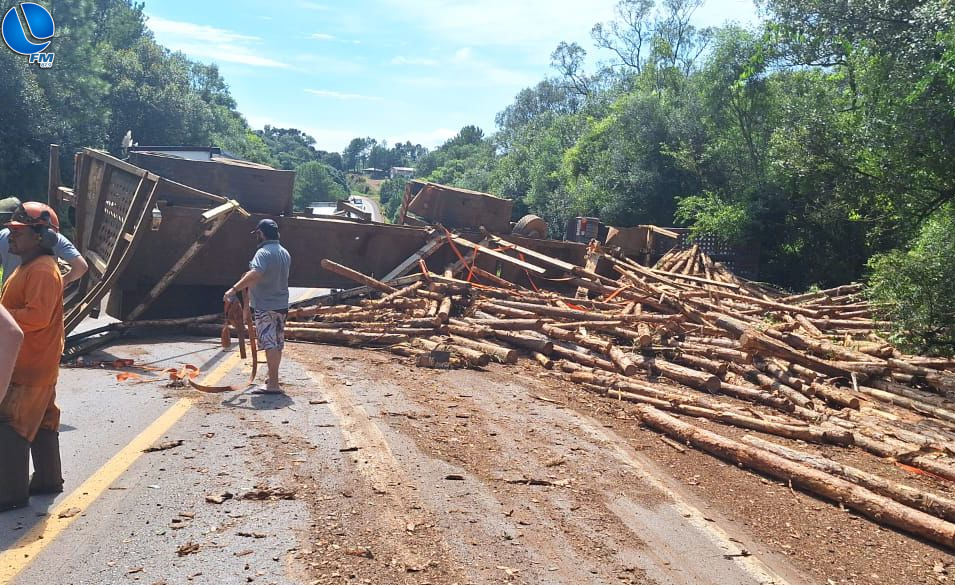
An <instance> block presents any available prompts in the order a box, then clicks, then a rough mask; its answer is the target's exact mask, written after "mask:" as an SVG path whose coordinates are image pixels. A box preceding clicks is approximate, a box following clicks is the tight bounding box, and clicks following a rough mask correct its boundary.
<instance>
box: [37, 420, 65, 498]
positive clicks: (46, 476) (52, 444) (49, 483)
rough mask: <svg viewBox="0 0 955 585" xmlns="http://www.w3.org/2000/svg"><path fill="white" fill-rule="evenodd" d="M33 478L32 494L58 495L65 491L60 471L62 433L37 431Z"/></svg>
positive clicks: (44, 430) (45, 430)
mask: <svg viewBox="0 0 955 585" xmlns="http://www.w3.org/2000/svg"><path fill="white" fill-rule="evenodd" d="M30 453H31V454H32V455H33V478H32V479H31V480H30V494H31V495H39V494H58V493H61V492H62V491H63V472H62V470H61V469H60V433H58V432H57V431H50V430H47V429H40V430H39V431H37V434H36V438H35V439H33V444H32V445H30Z"/></svg>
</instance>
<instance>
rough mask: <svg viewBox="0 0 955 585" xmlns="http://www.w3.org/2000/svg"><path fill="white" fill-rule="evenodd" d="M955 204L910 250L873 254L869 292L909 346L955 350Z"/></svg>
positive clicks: (939, 213)
mask: <svg viewBox="0 0 955 585" xmlns="http://www.w3.org/2000/svg"><path fill="white" fill-rule="evenodd" d="M953 258H955V205H952V204H947V205H945V206H944V207H942V208H941V209H939V210H938V211H937V212H936V213H934V214H933V215H932V216H931V217H930V218H929V219H928V220H927V221H926V222H925V223H924V224H923V226H922V229H921V231H920V232H919V235H918V237H917V238H916V239H915V241H914V242H913V243H912V244H911V246H909V247H908V248H907V249H905V250H897V251H893V252H889V253H885V254H880V255H877V256H875V257H873V258H872V259H871V260H870V261H869V267H870V268H871V270H872V274H871V281H870V288H869V296H870V297H871V299H872V300H873V301H874V302H875V303H876V304H877V306H879V307H880V308H881V311H882V313H883V315H884V316H886V317H888V318H890V319H891V320H892V322H893V323H894V326H895V335H894V337H895V340H896V341H899V342H902V343H903V344H905V345H906V346H907V347H908V348H909V349H911V350H913V351H918V352H930V353H938V354H944V355H952V354H955V262H953V261H952V259H953Z"/></svg>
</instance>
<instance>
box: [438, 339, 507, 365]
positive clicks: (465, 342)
mask: <svg viewBox="0 0 955 585" xmlns="http://www.w3.org/2000/svg"><path fill="white" fill-rule="evenodd" d="M451 341H452V342H453V343H454V344H455V345H458V346H461V347H467V348H469V349H473V350H475V351H479V352H482V353H486V354H488V355H489V356H491V357H493V358H495V359H497V360H498V361H500V362H502V363H505V364H516V363H517V354H518V351H517V350H516V349H512V348H509V347H503V346H500V345H497V344H495V343H491V342H489V341H477V340H474V339H468V338H467V337H456V336H454V335H452V336H451Z"/></svg>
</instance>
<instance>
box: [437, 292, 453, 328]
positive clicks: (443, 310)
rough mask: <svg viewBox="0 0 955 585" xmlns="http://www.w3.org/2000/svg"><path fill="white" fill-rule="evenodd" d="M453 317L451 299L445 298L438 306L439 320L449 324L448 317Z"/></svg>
mask: <svg viewBox="0 0 955 585" xmlns="http://www.w3.org/2000/svg"><path fill="white" fill-rule="evenodd" d="M450 316H451V297H444V298H443V299H441V304H440V305H439V306H438V320H439V321H441V322H442V323H447V322H448V317H450Z"/></svg>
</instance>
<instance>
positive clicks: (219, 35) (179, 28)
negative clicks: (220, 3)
mask: <svg viewBox="0 0 955 585" xmlns="http://www.w3.org/2000/svg"><path fill="white" fill-rule="evenodd" d="M146 24H147V25H148V26H149V28H150V29H152V31H153V32H154V33H156V35H157V36H161V37H173V38H178V39H189V40H193V41H201V42H204V43H237V42H239V43H244V42H259V41H261V40H262V39H260V38H259V37H255V36H251V35H243V34H240V33H237V32H233V31H230V30H226V29H223V28H216V27H214V26H207V25H204V24H195V23H193V22H183V21H179V20H167V19H165V18H160V17H158V16H150V17H149V20H148V21H147V22H146Z"/></svg>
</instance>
